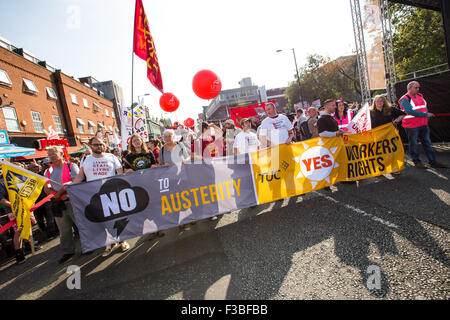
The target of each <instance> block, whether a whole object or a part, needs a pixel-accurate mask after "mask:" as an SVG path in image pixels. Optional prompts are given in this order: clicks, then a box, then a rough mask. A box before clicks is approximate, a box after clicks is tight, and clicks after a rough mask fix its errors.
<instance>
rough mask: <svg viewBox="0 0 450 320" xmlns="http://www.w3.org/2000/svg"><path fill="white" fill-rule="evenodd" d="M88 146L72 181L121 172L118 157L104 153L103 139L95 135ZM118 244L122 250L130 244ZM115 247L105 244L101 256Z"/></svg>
mask: <svg viewBox="0 0 450 320" xmlns="http://www.w3.org/2000/svg"><path fill="white" fill-rule="evenodd" d="M89 147H90V148H91V150H92V154H91V155H89V156H87V157H86V158H85V159H84V161H83V164H81V167H80V172H79V173H78V175H77V176H76V178H75V179H74V181H73V183H79V182H82V181H84V179H85V178H86V181H92V180H97V179H104V178H108V177H112V176H115V175H116V174H122V173H123V169H122V165H121V164H120V161H119V159H117V157H116V156H115V155H113V154H112V153H105V150H106V145H105V143H104V142H103V140H101V139H99V138H97V137H94V138H91V139H90V140H89ZM120 246H121V247H122V251H123V252H125V251H127V250H128V249H129V248H130V245H129V244H128V242H126V241H123V242H120ZM117 247H118V244H117V243H116V244H114V245H113V246H107V247H106V250H105V252H104V253H103V257H106V256H109V255H110V254H111V252H112V251H113V250H114V249H115V248H117Z"/></svg>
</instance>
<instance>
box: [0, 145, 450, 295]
mask: <svg viewBox="0 0 450 320" xmlns="http://www.w3.org/2000/svg"><path fill="white" fill-rule="evenodd" d="M435 149H436V151H437V157H438V160H439V161H442V162H446V163H447V164H450V150H449V148H448V146H446V145H443V146H441V147H440V146H435ZM449 178H450V169H426V170H423V169H416V168H414V167H413V166H412V163H411V161H410V160H408V161H407V164H406V168H405V170H403V171H402V172H401V174H400V175H390V174H389V175H385V176H380V177H376V178H371V179H366V180H362V181H359V182H358V183H355V184H343V183H337V184H336V185H334V186H333V187H332V191H326V190H319V191H316V192H311V193H308V194H305V195H302V196H297V197H291V198H288V199H283V200H279V201H275V202H272V203H267V204H263V205H259V206H257V207H255V208H248V209H244V210H239V211H236V212H232V213H230V214H225V215H223V216H220V217H219V219H218V220H216V221H211V220H203V221H199V222H197V223H196V224H195V225H191V226H190V227H189V230H184V231H181V230H179V229H178V228H173V229H170V230H165V231H164V232H165V236H164V237H162V238H157V239H151V240H149V239H148V238H149V237H148V236H144V237H141V238H137V239H133V240H131V241H129V243H130V245H131V249H130V250H129V251H127V252H125V253H122V252H121V251H120V249H118V250H116V251H114V252H113V253H112V254H111V255H110V256H109V257H106V258H104V257H102V256H101V254H102V253H103V250H102V249H98V250H96V251H95V252H93V253H91V254H89V255H81V254H80V248H78V253H77V255H76V256H75V257H74V258H73V259H72V260H70V261H68V262H66V263H64V264H61V265H60V264H58V259H59V258H60V256H61V252H60V249H59V247H58V245H59V238H56V239H54V240H52V241H49V242H46V243H44V244H42V246H43V248H42V249H41V250H39V251H37V252H36V253H35V255H28V256H27V261H26V262H25V263H24V264H21V265H15V261H14V260H10V261H6V262H3V264H1V265H0V299H1V300H11V299H57V300H59V299H63V300H71V299H82V300H97V299H155V300H193V299H195V300H231V299H242V300H247V299H256V300H266V299H271V300H272V299H273V300H303V299H306V300H310V299H321V300H322V299H333V300H341V299H355V300H356V299H368V300H384V299H386V300H397V299H400V300H409V299H414V300H422V299H423V300H430V299H433V300H434V299H438V300H448V299H450V269H449V266H450V259H449V253H450V234H449V227H450V183H449ZM71 265H76V266H79V268H80V269H79V271H80V272H79V274H80V281H79V285H80V289H76V288H75V289H69V288H68V283H69V284H70V283H72V285H74V284H76V283H77V282H76V281H75V280H73V279H74V278H73V277H74V276H75V275H76V274H74V273H72V274H70V273H67V270H68V267H69V266H71ZM69 287H70V286H69ZM72 287H73V286H72Z"/></svg>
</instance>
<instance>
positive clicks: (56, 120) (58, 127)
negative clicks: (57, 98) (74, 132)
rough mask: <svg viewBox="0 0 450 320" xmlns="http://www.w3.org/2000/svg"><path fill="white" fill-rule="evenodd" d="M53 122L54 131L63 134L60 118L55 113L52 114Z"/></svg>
mask: <svg viewBox="0 0 450 320" xmlns="http://www.w3.org/2000/svg"><path fill="white" fill-rule="evenodd" d="M52 117H53V123H54V124H55V131H56V132H57V133H59V134H64V129H63V126H62V123H61V118H60V117H59V116H57V115H55V114H54V115H52Z"/></svg>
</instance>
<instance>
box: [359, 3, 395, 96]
mask: <svg viewBox="0 0 450 320" xmlns="http://www.w3.org/2000/svg"><path fill="white" fill-rule="evenodd" d="M379 3H380V12H381V17H380V19H381V25H382V32H383V55H384V62H385V63H384V65H385V75H386V76H385V78H386V91H387V98H388V99H389V100H390V101H391V102H393V103H396V102H397V98H396V94H395V90H394V84H395V83H396V82H397V74H396V72H395V60H394V46H393V32H392V24H391V15H390V12H389V1H388V0H379ZM350 8H351V11H352V21H353V32H354V36H355V46H356V54H357V61H358V69H359V81H360V86H361V98H362V103H363V104H364V103H366V102H370V99H371V93H370V84H369V67H368V63H367V55H366V46H365V42H364V29H363V24H362V17H361V6H360V2H359V0H350Z"/></svg>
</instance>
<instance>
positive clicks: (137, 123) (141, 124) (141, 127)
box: [121, 105, 149, 150]
mask: <svg viewBox="0 0 450 320" xmlns="http://www.w3.org/2000/svg"><path fill="white" fill-rule="evenodd" d="M121 117H122V118H121V119H122V121H121V126H122V128H121V129H122V130H121V131H122V149H124V150H125V149H126V148H127V146H128V144H129V142H130V141H129V140H130V138H131V136H132V135H133V133H139V134H140V135H141V137H142V139H143V140H144V142H147V141H148V140H149V139H148V129H147V121H146V118H145V108H144V106H142V105H139V106H136V107H134V108H133V126H132V125H131V118H132V117H131V111H130V110H129V109H128V108H122V114H121Z"/></svg>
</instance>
